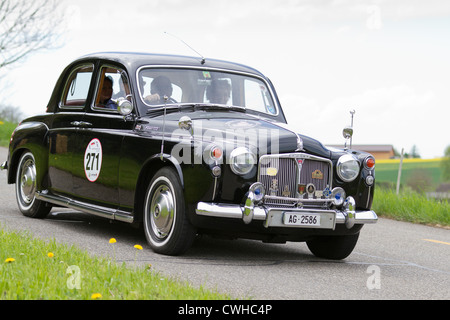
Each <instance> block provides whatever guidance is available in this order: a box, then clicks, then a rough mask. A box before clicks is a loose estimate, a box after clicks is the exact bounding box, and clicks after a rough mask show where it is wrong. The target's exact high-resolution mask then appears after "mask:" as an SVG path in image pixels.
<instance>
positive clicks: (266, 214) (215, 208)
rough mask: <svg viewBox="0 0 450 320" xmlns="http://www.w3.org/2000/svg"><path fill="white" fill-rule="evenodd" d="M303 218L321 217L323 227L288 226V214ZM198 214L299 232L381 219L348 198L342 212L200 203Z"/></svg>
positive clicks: (349, 226) (348, 226)
mask: <svg viewBox="0 0 450 320" xmlns="http://www.w3.org/2000/svg"><path fill="white" fill-rule="evenodd" d="M291 213H295V214H301V215H310V216H317V217H320V221H321V223H320V225H301V226H297V225H289V224H286V223H285V222H284V215H285V214H291ZM196 214H198V215H201V216H208V217H220V218H231V219H243V221H244V222H245V223H250V222H251V221H253V220H260V221H264V226H265V227H266V228H268V227H294V228H295V227H297V228H320V229H333V230H334V228H335V226H336V224H345V226H346V227H347V228H348V229H350V228H352V227H353V226H354V225H355V224H366V223H376V222H377V221H378V216H377V215H376V213H375V212H374V211H372V210H367V211H356V210H355V204H354V200H353V198H352V197H348V198H347V200H346V204H345V205H344V206H343V208H342V210H328V209H327V210H322V209H305V208H301V209H300V208H294V209H291V208H289V209H287V208H267V207H264V206H254V207H249V206H248V205H244V206H240V205H233V204H223V203H208V202H199V203H198V204H197V208H196Z"/></svg>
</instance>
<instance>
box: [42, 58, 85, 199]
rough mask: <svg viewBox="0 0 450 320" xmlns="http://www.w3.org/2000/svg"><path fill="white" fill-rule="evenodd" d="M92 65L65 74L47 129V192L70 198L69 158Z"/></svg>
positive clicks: (70, 160)
mask: <svg viewBox="0 0 450 320" xmlns="http://www.w3.org/2000/svg"><path fill="white" fill-rule="evenodd" d="M93 71H94V65H93V64H92V63H83V64H80V65H77V66H74V68H73V69H72V70H70V71H69V72H68V75H67V78H66V80H65V82H63V83H64V84H63V86H64V87H63V88H62V91H61V92H62V93H61V99H60V101H59V105H58V108H57V110H56V112H55V113H54V115H53V119H52V123H51V125H50V128H49V135H48V141H49V159H48V161H49V170H48V177H49V189H50V190H51V192H52V193H53V194H55V195H64V196H72V193H73V179H72V157H73V153H74V150H75V146H76V145H77V144H78V137H77V135H78V131H79V123H80V121H82V119H83V116H84V110H85V106H86V104H88V96H89V92H90V87H91V85H92V76H93Z"/></svg>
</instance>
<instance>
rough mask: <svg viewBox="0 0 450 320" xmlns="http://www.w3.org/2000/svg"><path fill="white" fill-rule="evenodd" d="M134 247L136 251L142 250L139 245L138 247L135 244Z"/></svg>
mask: <svg viewBox="0 0 450 320" xmlns="http://www.w3.org/2000/svg"><path fill="white" fill-rule="evenodd" d="M134 247H135V248H136V249H138V250H142V246H140V245H138V244H135V245H134Z"/></svg>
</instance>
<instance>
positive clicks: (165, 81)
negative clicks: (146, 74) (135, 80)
mask: <svg viewBox="0 0 450 320" xmlns="http://www.w3.org/2000/svg"><path fill="white" fill-rule="evenodd" d="M172 92H173V89H172V83H171V82H170V80H169V78H167V77H165V76H158V77H156V78H155V79H153V81H152V83H151V86H150V93H151V94H150V95H149V96H146V97H144V101H145V102H147V103H150V104H164V103H166V101H165V99H164V97H167V102H172V103H177V102H176V101H175V99H173V98H171V95H172Z"/></svg>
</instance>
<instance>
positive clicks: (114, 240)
mask: <svg viewBox="0 0 450 320" xmlns="http://www.w3.org/2000/svg"><path fill="white" fill-rule="evenodd" d="M116 242H117V241H116V239H115V238H111V239H109V243H116Z"/></svg>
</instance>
